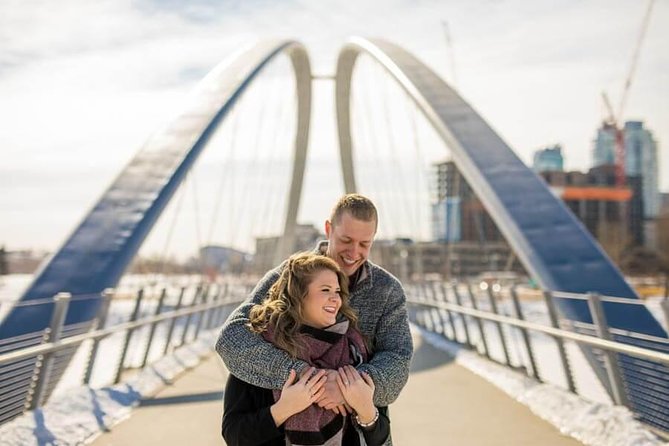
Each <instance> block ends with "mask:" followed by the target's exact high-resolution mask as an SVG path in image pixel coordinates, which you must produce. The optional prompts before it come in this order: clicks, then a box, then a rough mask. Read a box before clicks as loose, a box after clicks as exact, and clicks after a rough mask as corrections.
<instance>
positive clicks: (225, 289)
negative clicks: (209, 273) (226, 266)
mask: <svg viewBox="0 0 669 446" xmlns="http://www.w3.org/2000/svg"><path fill="white" fill-rule="evenodd" d="M220 294H221V297H220V299H221V301H222V302H223V303H222V304H221V305H220V306H219V307H218V308H217V309H216V313H214V324H215V325H216V326H217V327H220V326H221V325H222V324H223V315H224V314H225V307H224V303H225V302H226V301H228V300H230V299H229V294H230V284H229V283H228V282H224V283H223V284H222V285H221V293H220Z"/></svg>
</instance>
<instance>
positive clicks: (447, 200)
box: [432, 161, 504, 243]
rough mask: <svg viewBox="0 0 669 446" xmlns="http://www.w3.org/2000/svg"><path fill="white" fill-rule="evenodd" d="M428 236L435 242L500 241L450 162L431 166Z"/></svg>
mask: <svg viewBox="0 0 669 446" xmlns="http://www.w3.org/2000/svg"><path fill="white" fill-rule="evenodd" d="M434 167H435V171H436V181H435V182H434V184H435V190H434V191H433V197H434V201H433V203H434V204H433V205H432V223H433V226H432V234H433V235H434V237H435V240H439V241H448V242H459V241H475V242H479V243H486V242H497V241H503V240H504V237H503V236H502V234H501V233H500V232H499V230H498V229H497V226H496V225H495V222H494V221H493V220H492V218H491V217H490V215H489V214H488V212H487V211H486V210H485V208H484V207H483V204H482V203H481V201H480V200H479V198H478V197H477V196H476V194H475V193H474V191H473V190H472V188H471V187H470V186H469V184H468V183H467V180H465V178H464V177H463V176H462V173H460V170H459V169H458V168H457V166H456V165H455V163H454V162H453V161H446V162H443V163H438V164H435V166H434Z"/></svg>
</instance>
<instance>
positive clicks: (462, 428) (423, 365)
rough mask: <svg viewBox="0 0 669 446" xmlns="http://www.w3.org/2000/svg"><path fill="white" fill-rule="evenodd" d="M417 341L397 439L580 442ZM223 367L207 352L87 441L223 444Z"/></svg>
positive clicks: (558, 445)
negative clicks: (107, 429)
mask: <svg viewBox="0 0 669 446" xmlns="http://www.w3.org/2000/svg"><path fill="white" fill-rule="evenodd" d="M415 342H416V352H415V356H414V361H413V364H412V372H411V377H410V379H409V383H408V384H407V387H406V388H405V389H404V391H403V393H402V395H401V396H400V398H399V399H398V401H397V402H396V403H395V404H393V405H392V406H391V408H390V416H391V422H392V432H393V440H394V443H395V444H396V445H416V444H420V445H445V444H457V445H461V446H468V445H477V446H480V445H523V444H528V445H529V444H532V445H533V444H550V445H551V446H563V445H564V446H569V445H571V446H575V445H579V444H580V443H579V442H577V441H576V440H574V439H572V438H569V437H565V436H563V435H561V434H560V433H559V432H558V431H557V430H556V429H555V428H554V427H553V426H552V425H550V424H548V423H547V422H545V421H543V420H541V419H539V418H537V417H536V416H535V415H534V414H532V413H531V412H530V411H529V409H527V408H526V407H525V406H523V405H521V404H520V403H518V402H516V401H514V400H512V399H511V398H510V397H508V396H507V395H506V394H505V393H503V392H502V391H500V390H499V389H497V388H496V387H494V386H493V385H492V384H490V383H488V382H487V381H485V380H484V379H482V378H480V377H479V376H477V375H475V374H473V373H471V372H470V371H469V370H467V369H464V368H463V367H461V366H459V365H457V364H456V363H454V362H453V361H452V358H451V357H450V356H448V355H447V354H446V353H444V352H442V351H440V350H437V349H435V348H434V347H432V346H430V345H429V344H427V343H423V342H421V339H420V338H419V337H418V338H416V339H415ZM227 373H228V372H227V370H226V369H225V368H224V366H223V364H222V362H221V361H220V359H219V358H218V356H217V355H215V354H212V355H211V356H210V357H209V358H207V359H206V360H204V361H203V362H202V363H201V364H200V365H199V366H198V367H196V368H194V369H193V370H191V371H190V372H187V373H185V374H184V375H182V376H181V377H180V378H179V379H178V380H176V381H175V382H174V384H173V385H170V386H167V387H165V388H164V389H163V390H161V391H160V392H159V393H158V394H156V395H155V396H154V397H152V398H150V399H147V400H145V401H143V403H142V405H141V406H140V407H139V408H137V409H135V411H134V412H133V414H132V416H131V417H130V418H129V419H128V420H126V421H124V422H122V423H121V424H119V425H117V426H115V427H114V428H113V429H112V431H111V432H108V433H105V434H103V435H101V436H100V437H98V438H97V439H96V441H95V442H93V443H92V444H93V445H94V446H112V445H131V444H141V445H160V446H165V445H172V444H174V445H184V444H186V445H190V446H195V445H215V444H223V442H222V439H221V437H220V428H219V426H220V417H221V411H222V403H221V400H222V396H223V387H224V385H225V379H226V377H227Z"/></svg>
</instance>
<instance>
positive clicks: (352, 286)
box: [315, 240, 372, 293]
mask: <svg viewBox="0 0 669 446" xmlns="http://www.w3.org/2000/svg"><path fill="white" fill-rule="evenodd" d="M315 251H316V252H317V253H318V254H321V255H324V256H325V255H327V252H328V241H327V240H321V241H319V242H318V244H317V245H316V249H315ZM370 265H371V263H370V261H369V260H365V263H363V264H362V265H360V268H358V269H357V270H356V271H355V272H354V273H353V275H352V276H349V280H351V282H350V283H349V285H348V286H349V291H350V292H351V293H352V292H353V291H354V290H357V289H358V286H359V285H360V284H361V283H362V282H363V281H364V280H365V279H366V278H367V277H369V278H370V281H371V275H372V274H371V272H372V268H371V266H370Z"/></svg>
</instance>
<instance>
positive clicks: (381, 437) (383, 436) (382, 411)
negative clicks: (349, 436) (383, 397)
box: [360, 407, 390, 446]
mask: <svg viewBox="0 0 669 446" xmlns="http://www.w3.org/2000/svg"><path fill="white" fill-rule="evenodd" d="M377 410H378V411H379V419H378V420H376V423H374V425H373V426H371V427H368V428H364V427H360V430H361V431H362V435H363V436H364V437H365V443H366V444H367V446H381V445H382V444H384V443H385V442H386V440H388V437H389V436H390V418H388V408H387V407H377Z"/></svg>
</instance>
